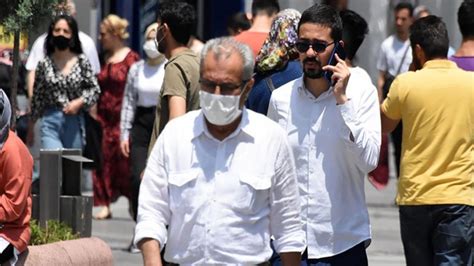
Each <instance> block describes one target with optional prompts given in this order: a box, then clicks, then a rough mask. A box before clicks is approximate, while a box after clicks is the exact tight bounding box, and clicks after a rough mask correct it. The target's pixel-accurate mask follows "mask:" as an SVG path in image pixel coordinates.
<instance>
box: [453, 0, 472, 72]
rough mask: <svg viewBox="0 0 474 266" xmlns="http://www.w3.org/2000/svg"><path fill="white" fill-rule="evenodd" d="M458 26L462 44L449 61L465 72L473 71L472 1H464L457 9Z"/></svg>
mask: <svg viewBox="0 0 474 266" xmlns="http://www.w3.org/2000/svg"><path fill="white" fill-rule="evenodd" d="M458 24H459V29H460V30H461V34H462V42H461V46H460V47H459V49H458V50H457V51H456V53H455V54H454V55H453V56H451V57H450V58H449V59H450V60H451V61H454V62H456V64H457V65H458V66H459V67H460V68H462V69H464V70H467V71H474V0H464V1H463V2H462V4H461V6H459V9H458Z"/></svg>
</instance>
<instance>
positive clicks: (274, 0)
mask: <svg viewBox="0 0 474 266" xmlns="http://www.w3.org/2000/svg"><path fill="white" fill-rule="evenodd" d="M261 12H263V13H265V14H266V15H267V16H269V17H271V16H273V15H275V14H276V13H278V12H280V4H279V3H278V0H253V1H252V16H254V17H255V16H256V15H257V14H258V13H261Z"/></svg>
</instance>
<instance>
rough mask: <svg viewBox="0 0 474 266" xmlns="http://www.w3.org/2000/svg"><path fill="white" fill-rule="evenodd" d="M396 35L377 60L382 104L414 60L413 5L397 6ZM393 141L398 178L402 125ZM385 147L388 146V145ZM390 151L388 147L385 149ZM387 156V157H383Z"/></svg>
mask: <svg viewBox="0 0 474 266" xmlns="http://www.w3.org/2000/svg"><path fill="white" fill-rule="evenodd" d="M394 12H395V13H394V14H395V29H396V31H395V34H393V35H390V36H389V37H388V38H387V39H385V40H384V41H383V42H382V45H381V46H380V53H379V57H378V60H377V69H378V70H379V77H378V79H377V89H378V92H379V100H380V102H382V101H383V99H384V98H385V97H386V95H387V93H388V89H389V88H390V85H391V84H392V81H393V80H394V79H395V77H396V76H398V75H399V74H401V73H405V72H407V71H408V69H409V67H410V64H411V61H412V59H413V56H412V51H411V46H410V39H409V38H408V37H409V34H410V26H411V24H413V5H412V4H410V3H407V2H400V3H398V4H397V5H396V6H395V9H394ZM391 139H392V142H393V146H394V150H395V168H396V170H397V174H396V176H397V177H398V175H399V173H400V157H401V152H402V123H400V124H399V125H398V126H397V128H396V129H395V130H394V131H393V132H392V133H391ZM383 145H388V143H386V144H385V142H384V144H383ZM384 149H385V150H388V147H387V146H385V147H384ZM383 156H386V155H383Z"/></svg>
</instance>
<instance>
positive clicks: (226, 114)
mask: <svg viewBox="0 0 474 266" xmlns="http://www.w3.org/2000/svg"><path fill="white" fill-rule="evenodd" d="M240 96H241V95H238V96H233V95H217V94H213V93H208V92H205V91H202V90H201V91H199V101H200V105H201V110H202V112H203V113H204V116H205V117H206V119H207V121H209V123H211V124H213V125H217V126H224V125H228V124H230V123H232V122H234V120H235V119H236V118H237V117H238V116H239V115H240V114H241V113H242V110H240V108H239V102H240Z"/></svg>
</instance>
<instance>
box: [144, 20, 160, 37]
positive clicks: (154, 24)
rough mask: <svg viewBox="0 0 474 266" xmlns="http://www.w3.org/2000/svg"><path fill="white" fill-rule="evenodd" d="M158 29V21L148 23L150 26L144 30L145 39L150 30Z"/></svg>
mask: <svg viewBox="0 0 474 266" xmlns="http://www.w3.org/2000/svg"><path fill="white" fill-rule="evenodd" d="M157 29H158V23H156V22H155V23H152V24H150V26H148V27H147V28H146V30H145V39H146V38H148V35H149V34H150V33H151V32H152V31H156V30H157Z"/></svg>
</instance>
